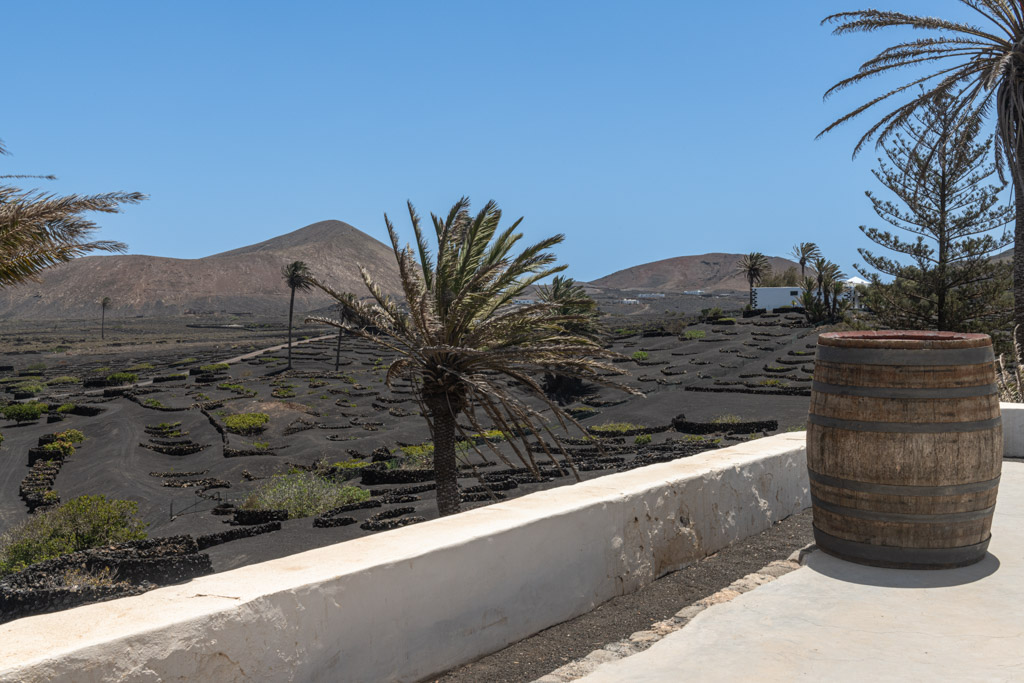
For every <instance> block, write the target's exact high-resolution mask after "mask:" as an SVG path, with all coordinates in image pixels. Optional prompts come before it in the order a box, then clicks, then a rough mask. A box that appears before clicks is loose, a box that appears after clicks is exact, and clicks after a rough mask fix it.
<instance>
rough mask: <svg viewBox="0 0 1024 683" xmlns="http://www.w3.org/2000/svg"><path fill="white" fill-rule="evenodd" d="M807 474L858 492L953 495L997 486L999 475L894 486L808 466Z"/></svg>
mask: <svg viewBox="0 0 1024 683" xmlns="http://www.w3.org/2000/svg"><path fill="white" fill-rule="evenodd" d="M807 476H808V477H809V478H810V480H811V481H813V482H814V483H816V484H821V485H822V486H832V487H835V488H838V489H846V490H848V491H858V492H860V493H875V494H878V495H882V496H955V495H959V494H963V493H981V492H982V491H988V490H989V489H993V488H996V487H997V486H999V477H996V478H995V479H989V480H988V481H972V482H968V483H965V484H949V485H945V486H896V485H893V484H874V483H872V482H869V481H857V480H854V479H841V478H839V477H830V476H828V475H826V474H819V473H818V472H815V471H814V470H812V469H810V468H808V470H807Z"/></svg>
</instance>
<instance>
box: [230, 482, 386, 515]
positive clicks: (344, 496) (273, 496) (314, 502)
mask: <svg viewBox="0 0 1024 683" xmlns="http://www.w3.org/2000/svg"><path fill="white" fill-rule="evenodd" d="M369 497H370V492H369V491H367V490H366V489H361V488H359V487H357V486H342V485H340V484H335V483H333V482H330V481H327V480H326V479H323V478H322V477H318V476H317V475H315V474H313V473H312V472H291V473H289V474H278V475H275V476H273V477H271V478H270V479H268V480H267V481H265V482H264V483H263V485H262V486H260V487H259V488H258V489H256V491H254V492H253V493H252V494H251V495H250V496H249V497H248V498H246V499H245V502H243V503H242V509H243V510H287V511H288V518H289V519H297V518H299V517H310V516H312V515H318V514H320V513H321V512H326V511H327V510H330V509H331V508H335V507H338V506H339V505H347V504H349V503H359V502H361V501H364V500H366V499H367V498H369Z"/></svg>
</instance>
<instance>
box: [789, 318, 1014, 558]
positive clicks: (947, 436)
mask: <svg viewBox="0 0 1024 683" xmlns="http://www.w3.org/2000/svg"><path fill="white" fill-rule="evenodd" d="M898 334H900V333H879V334H878V337H877V338H876V339H867V340H864V339H857V338H855V336H854V335H849V336H846V337H845V338H838V339H837V338H833V339H829V338H828V337H829V336H831V335H825V336H823V337H822V339H821V340H820V341H819V347H818V348H819V352H818V358H817V359H816V362H815V373H814V389H813V391H812V398H811V407H810V417H809V424H808V430H807V464H808V470H809V473H810V475H811V482H810V484H811V495H812V503H813V505H814V526H815V537H816V540H817V541H818V544H819V546H821V547H822V548H823V549H824V550H826V551H827V552H831V553H832V554H835V555H839V556H841V557H846V558H847V559H853V560H854V561H858V562H863V563H867V564H879V565H883V566H900V567H921V568H926V567H927V568H931V567H935V568H937V567H944V566H962V565H964V564H970V563H971V562H975V561H977V560H979V559H981V557H982V556H983V555H984V552H985V549H986V548H987V545H988V539H989V537H990V533H991V522H992V509H993V507H994V505H995V500H996V495H997V492H998V478H999V472H1000V469H1001V464H1002V427H1001V424H1000V419H999V414H1000V413H999V401H998V396H997V394H996V388H995V384H994V381H995V376H994V365H993V362H992V354H991V346H990V342H989V341H988V339H987V338H985V337H983V336H981V335H971V337H972V338H971V339H969V340H966V341H965V339H962V338H961V339H948V338H942V336H941V334H940V335H935V333H914V334H921V336H922V338H921V339H905V340H904V339H885V340H884V342H882V343H883V344H884V345H885V347H886V348H883V349H877V350H876V351H874V352H872V347H873V346H877V345H878V344H879V341H878V339H880V338H882V337H884V336H886V335H889V336H895V335H898ZM959 337H963V335H959ZM889 347H891V348H894V349H897V350H896V351H895V352H893V353H889V355H888V357H891V358H895V359H898V361H899V363H900V364H886V362H885V359H886V357H887V355H886V354H887V352H888V351H889ZM922 347H924V348H922ZM823 349H824V353H823V352H822V350H823ZM924 349H927V350H934V351H939V352H938V353H931V354H928V353H926V352H925V353H922V351H923V350H924ZM822 356H824V357H825V358H824V359H823V358H822ZM847 357H849V358H850V359H851V362H840V361H842V360H844V359H846V358H847ZM934 359H938V360H942V361H950V360H957V361H962V362H963V363H966V364H949V363H948V362H947V363H943V362H935V363H934V364H929V363H930V362H932V360H934Z"/></svg>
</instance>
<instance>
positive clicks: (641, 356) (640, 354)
mask: <svg viewBox="0 0 1024 683" xmlns="http://www.w3.org/2000/svg"><path fill="white" fill-rule="evenodd" d="M649 356H650V354H649V353H647V352H646V351H634V352H633V360H647V358H648V357H649Z"/></svg>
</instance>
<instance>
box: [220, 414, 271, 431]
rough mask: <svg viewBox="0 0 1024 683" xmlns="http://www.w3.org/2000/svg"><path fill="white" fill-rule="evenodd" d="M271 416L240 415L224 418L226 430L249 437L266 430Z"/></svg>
mask: <svg viewBox="0 0 1024 683" xmlns="http://www.w3.org/2000/svg"><path fill="white" fill-rule="evenodd" d="M269 420H270V416H269V415H267V414H266V413H238V414H237V415H228V416H227V417H225V418H224V428H225V429H227V430H228V431H229V432H231V433H233V434H241V435H242V436H247V435H249V434H259V433H260V432H262V431H263V430H264V429H266V424H267V422H268V421H269Z"/></svg>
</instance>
